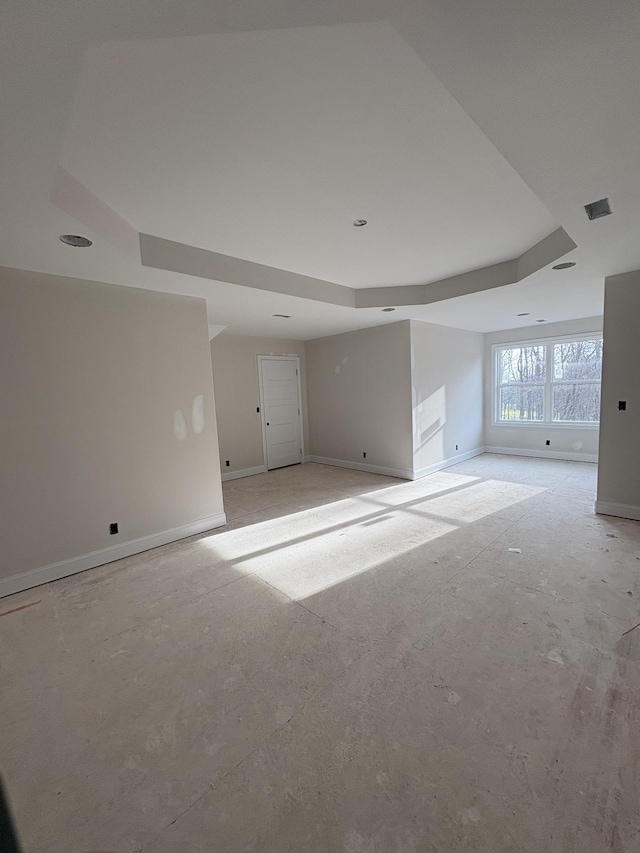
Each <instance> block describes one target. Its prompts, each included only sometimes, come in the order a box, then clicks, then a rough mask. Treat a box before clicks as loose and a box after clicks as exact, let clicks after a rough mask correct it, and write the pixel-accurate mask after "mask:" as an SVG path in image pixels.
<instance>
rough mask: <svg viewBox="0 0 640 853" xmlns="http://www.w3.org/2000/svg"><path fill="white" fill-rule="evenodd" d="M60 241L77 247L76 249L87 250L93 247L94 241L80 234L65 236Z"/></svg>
mask: <svg viewBox="0 0 640 853" xmlns="http://www.w3.org/2000/svg"><path fill="white" fill-rule="evenodd" d="M60 239H61V240H62V242H63V243H66V244H67V246H75V247H76V249H86V248H87V247H88V246H93V240H90V239H89V238H88V237H81V236H80V235H79V234H63V235H62V236H61V237H60Z"/></svg>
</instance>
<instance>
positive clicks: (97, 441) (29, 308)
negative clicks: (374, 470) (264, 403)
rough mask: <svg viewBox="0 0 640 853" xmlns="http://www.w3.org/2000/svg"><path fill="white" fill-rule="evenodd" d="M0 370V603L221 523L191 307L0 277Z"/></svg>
mask: <svg viewBox="0 0 640 853" xmlns="http://www.w3.org/2000/svg"><path fill="white" fill-rule="evenodd" d="M0 363H2V372H1V379H0V382H1V386H2V418H1V419H0V447H1V448H2V472H1V478H0V481H1V482H2V489H1V491H0V506H1V510H0V511H1V514H2V553H1V562H0V594H6V593H8V592H11V591H15V589H16V588H17V587H19V586H20V585H21V584H22V586H23V588H24V587H26V586H30V585H35V584H36V583H41V582H44V581H47V580H51V579H52V578H53V576H55V575H56V572H57V573H58V574H57V576H63V575H64V574H70V573H72V572H73V571H75V570H79V569H81V568H87V567H89V566H90V565H98V564H99V563H101V562H102V563H104V562H108V561H109V560H111V559H116V558H117V557H119V556H122V555H123V554H124V553H126V552H127V547H125V545H126V543H131V542H133V543H134V545H133V546H130V547H129V548H128V552H129V553H134V552H135V551H136V550H138V551H139V550H144V548H145V547H151V546H152V545H157V544H161V541H162V540H163V536H164V537H165V541H168V539H169V540H170V539H176V538H179V537H180V535H188V534H189V533H191V532H197V530H198V529H206V528H207V527H212V526H216V525H218V524H221V523H224V515H223V506H222V491H221V482H220V471H219V467H218V442H217V435H216V418H215V409H214V399H213V383H212V377H211V360H210V355H209V338H208V329H207V311H206V303H205V301H204V300H203V299H193V298H190V297H182V296H172V295H168V294H161V293H155V292H152V291H148V290H139V289H134V288H128V287H118V286H115V285H107V284H100V283H97V282H91V281H82V280H78V279H67V278H61V277H57V276H50V275H41V274H36V273H28V272H24V271H18V270H10V269H0ZM111 522H117V523H118V525H119V533H118V534H117V535H115V536H113V535H110V533H109V525H110V523H111ZM167 536H168V539H167ZM140 540H142V541H140ZM136 543H137V544H136ZM118 548H120V550H117V549H118ZM104 549H106V550H104ZM109 549H112V550H109ZM113 549H116V550H113ZM87 555H93V556H91V557H87ZM58 563H60V565H57V566H56V567H54V568H50V567H51V565H52V564H58ZM47 567H49V568H47ZM45 568H46V570H45ZM41 570H42V571H41ZM17 575H18V576H20V577H19V578H18V579H16V577H15V576H17ZM8 578H13V580H11V581H8V580H7V579H8ZM20 578H22V581H21V580H20ZM16 585H17V586H16Z"/></svg>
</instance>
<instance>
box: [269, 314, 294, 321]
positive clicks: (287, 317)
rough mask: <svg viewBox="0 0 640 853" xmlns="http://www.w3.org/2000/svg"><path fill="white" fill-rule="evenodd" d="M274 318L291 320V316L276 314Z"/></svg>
mask: <svg viewBox="0 0 640 853" xmlns="http://www.w3.org/2000/svg"><path fill="white" fill-rule="evenodd" d="M273 316H274V317H283V318H284V319H285V320H290V319H291V314H274V315H273Z"/></svg>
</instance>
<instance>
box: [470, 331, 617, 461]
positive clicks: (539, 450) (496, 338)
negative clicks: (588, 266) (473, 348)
mask: <svg viewBox="0 0 640 853" xmlns="http://www.w3.org/2000/svg"><path fill="white" fill-rule="evenodd" d="M588 332H602V317H586V318H583V319H580V320H568V321H566V322H562V323H545V324H542V323H541V324H539V325H536V326H526V327H525V328H523V329H507V330H506V331H503V332H492V333H490V334H486V335H485V336H484V341H485V358H484V364H485V380H484V381H485V389H486V393H485V403H484V436H485V445H486V447H487V449H488V450H494V451H503V452H515V453H522V454H526V453H531V454H535V455H539V456H548V457H549V458H552V459H553V458H561V459H575V460H577V461H585V462H595V461H596V459H597V455H598V429H597V428H593V427H586V428H583V429H579V428H574V427H566V426H550V425H545V426H544V427H542V426H523V425H521V424H518V425H514V426H506V425H502V424H500V425H494V424H493V423H492V420H493V418H492V414H493V412H492V405H493V403H492V400H493V396H492V390H493V376H492V361H491V347H492V346H493V344H503V343H510V342H512V341H531V340H541V339H543V338H554V337H561V336H563V335H581V334H584V333H588ZM547 439H548V440H549V441H551V444H550V445H549V446H547V445H546V444H545V442H546V441H547Z"/></svg>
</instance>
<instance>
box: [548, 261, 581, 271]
mask: <svg viewBox="0 0 640 853" xmlns="http://www.w3.org/2000/svg"><path fill="white" fill-rule="evenodd" d="M575 265H576V262H575V261H564V263H562V264H556V265H555V266H553V267H551V269H552V270H568V269H569V268H570V267H575Z"/></svg>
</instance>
